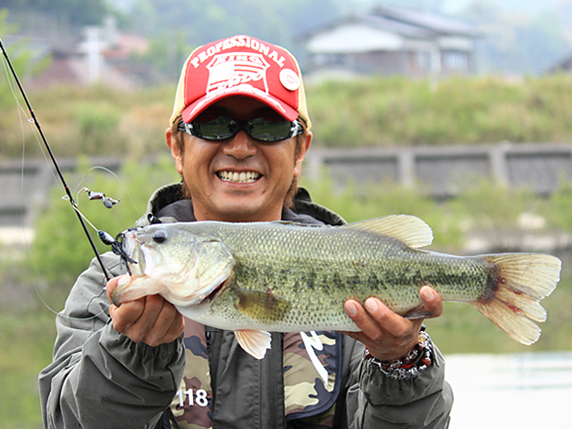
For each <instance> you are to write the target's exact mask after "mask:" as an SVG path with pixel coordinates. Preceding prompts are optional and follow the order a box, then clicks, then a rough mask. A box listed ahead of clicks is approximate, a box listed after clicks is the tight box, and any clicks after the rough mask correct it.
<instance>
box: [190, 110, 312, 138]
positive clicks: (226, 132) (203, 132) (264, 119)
mask: <svg viewBox="0 0 572 429" xmlns="http://www.w3.org/2000/svg"><path fill="white" fill-rule="evenodd" d="M191 124H192V129H191V131H188V132H190V133H191V134H193V135H194V136H196V137H200V138H202V139H205V140H215V141H217V140H226V139H229V138H231V137H233V136H234V135H235V134H236V133H237V132H238V131H240V130H244V131H246V132H247V133H248V135H249V136H250V137H252V138H253V139H255V140H258V141H261V142H279V141H282V140H286V139H288V138H290V137H293V136H295V135H298V134H300V132H301V131H302V128H301V127H299V128H297V129H296V131H295V132H294V133H293V132H292V127H293V125H294V123H293V122H289V121H287V120H285V119H284V118H282V117H281V116H260V117H258V118H254V119H251V120H250V121H244V122H241V121H236V120H234V119H232V118H229V117H227V116H221V115H212V114H202V115H199V116H197V117H196V118H195V120H193V121H192V122H191ZM181 129H182V130H184V129H185V128H184V127H183V128H181Z"/></svg>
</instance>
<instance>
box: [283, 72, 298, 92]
mask: <svg viewBox="0 0 572 429" xmlns="http://www.w3.org/2000/svg"><path fill="white" fill-rule="evenodd" d="M280 83H281V84H282V86H283V87H284V88H286V89H287V90H289V91H296V90H297V89H298V88H300V78H299V77H298V74H297V73H296V72H295V71H294V70H292V69H283V70H281V71H280Z"/></svg>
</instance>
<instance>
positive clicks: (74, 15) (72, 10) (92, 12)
mask: <svg viewBox="0 0 572 429" xmlns="http://www.w3.org/2000/svg"><path fill="white" fill-rule="evenodd" d="M1 8H6V9H8V10H10V11H20V12H22V11H36V12H43V13H48V14H50V15H52V16H53V17H54V18H55V19H58V20H62V21H64V22H69V23H73V24H75V25H89V24H99V23H101V20H102V18H103V17H104V16H105V15H107V14H109V13H111V12H112V8H111V7H110V6H109V3H108V2H107V1H106V0H89V1H84V0H0V9H1Z"/></svg>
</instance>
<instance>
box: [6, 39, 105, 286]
mask: <svg viewBox="0 0 572 429" xmlns="http://www.w3.org/2000/svg"><path fill="white" fill-rule="evenodd" d="M0 50H1V51H2V54H3V55H4V58H6V63H7V64H8V67H9V68H10V72H11V73H12V76H13V77H14V80H15V81H16V84H17V85H18V88H19V90H20V94H22V98H23V99H24V101H25V102H26V106H27V107H28V111H29V112H30V116H31V120H32V122H33V123H34V125H35V126H36V128H37V129H38V132H39V133H40V137H41V138H42V142H43V143H44V146H45V147H46V150H47V151H48V154H49V155H50V158H51V160H52V163H53V164H54V167H55V169H56V172H57V173H58V176H59V179H60V181H61V183H62V185H63V187H64V189H65V192H66V195H67V199H68V200H69V202H70V204H71V205H72V208H73V210H74V212H75V213H76V215H77V218H78V220H79V223H80V224H81V226H82V228H83V231H84V232H85V235H86V236H87V239H88V240H89V244H90V246H91V248H92V249H93V252H94V253H95V257H96V258H97V261H98V262H99V265H100V266H101V269H102V270H103V274H104V275H105V278H106V279H107V281H109V280H110V279H111V277H110V275H109V273H108V272H107V269H106V268H105V266H104V265H103V261H102V260H101V255H100V254H99V252H98V251H97V247H95V243H94V242H93V239H92V238H91V235H90V234H89V231H88V229H87V226H86V224H85V222H84V220H83V217H82V214H81V212H80V211H79V208H78V206H77V203H76V202H75V200H74V198H73V196H72V193H71V191H70V189H69V187H68V184H67V183H66V180H65V179H64V175H63V174H62V171H61V169H60V166H59V164H58V162H57V160H56V157H55V156H54V154H53V152H52V149H51V147H50V145H49V144H48V140H47V139H46V137H45V136H44V132H43V131H42V127H41V126H40V122H39V121H38V118H36V114H35V113H34V110H33V109H32V105H31V104H30V101H29V100H28V97H27V96H26V92H25V91H24V88H23V86H22V84H21V83H20V79H19V78H18V74H17V73H16V70H14V66H13V65H12V61H10V58H9V57H8V52H7V51H6V48H5V47H4V44H3V43H2V38H0ZM97 233H98V235H99V237H100V238H101V239H102V241H103V242H104V243H106V244H111V243H112V242H109V243H107V242H106V240H108V241H109V234H108V233H106V232H105V231H98V232H97ZM111 240H113V238H111Z"/></svg>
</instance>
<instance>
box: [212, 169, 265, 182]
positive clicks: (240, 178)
mask: <svg viewBox="0 0 572 429" xmlns="http://www.w3.org/2000/svg"><path fill="white" fill-rule="evenodd" d="M216 174H217V176H218V177H219V178H220V179H221V180H222V181H224V182H232V183H253V182H256V181H257V180H258V179H259V178H260V176H261V174H260V173H257V172H256V171H241V172H240V173H239V172H237V171H217V173H216Z"/></svg>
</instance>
